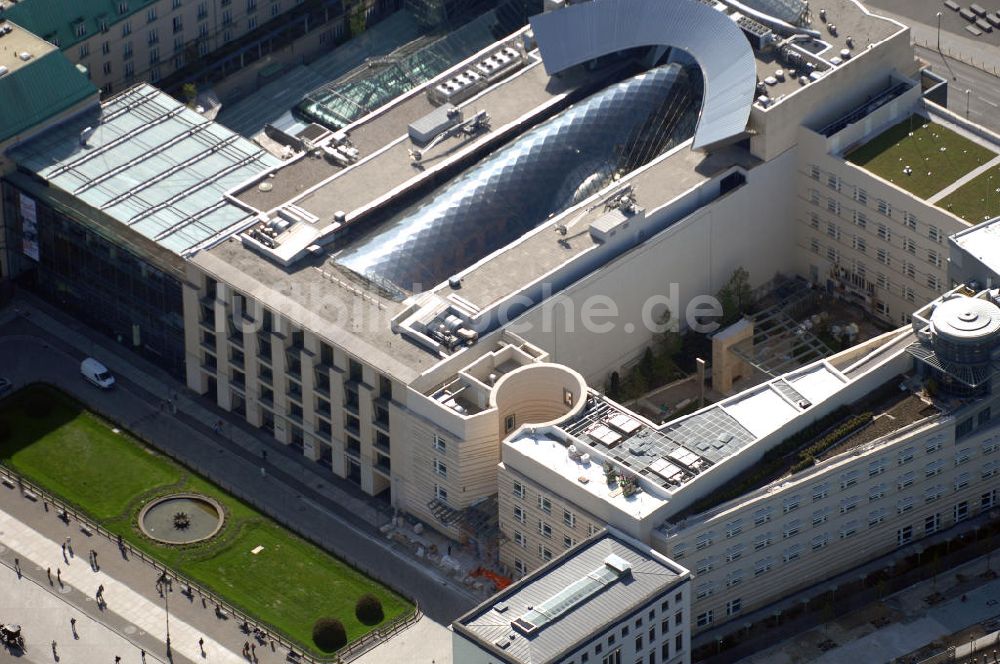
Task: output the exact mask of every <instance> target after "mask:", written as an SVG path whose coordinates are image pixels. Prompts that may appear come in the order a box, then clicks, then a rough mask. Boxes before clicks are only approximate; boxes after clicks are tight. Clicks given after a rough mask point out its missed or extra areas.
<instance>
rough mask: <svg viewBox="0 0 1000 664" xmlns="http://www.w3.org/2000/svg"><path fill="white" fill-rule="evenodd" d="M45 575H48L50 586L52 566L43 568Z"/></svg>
mask: <svg viewBox="0 0 1000 664" xmlns="http://www.w3.org/2000/svg"><path fill="white" fill-rule="evenodd" d="M45 576H47V577H49V585H50V586H51V585H52V568H51V567H47V568H46V569H45Z"/></svg>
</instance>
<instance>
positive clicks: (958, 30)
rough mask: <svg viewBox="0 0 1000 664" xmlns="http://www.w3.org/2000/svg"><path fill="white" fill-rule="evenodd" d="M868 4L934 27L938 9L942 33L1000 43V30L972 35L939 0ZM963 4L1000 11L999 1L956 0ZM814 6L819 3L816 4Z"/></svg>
mask: <svg viewBox="0 0 1000 664" xmlns="http://www.w3.org/2000/svg"><path fill="white" fill-rule="evenodd" d="M862 1H863V2H864V4H866V5H869V6H870V7H871V8H872V9H873V10H874V11H875V12H876V13H878V10H879V9H884V10H886V11H888V12H890V13H892V14H896V15H897V16H898V17H899V19H900V20H902V22H903V23H906V24H907V25H909V24H911V23H912V22H914V21H916V22H918V23H923V24H925V25H929V26H931V27H932V28H934V29H935V31H936V30H937V13H938V12H941V32H942V33H950V34H953V35H958V36H959V37H968V38H969V39H974V40H976V42H978V43H981V44H982V45H983V46H984V47H987V48H988V47H990V46H992V47H994V48H996V47H997V46H1000V30H994V31H993V32H990V33H984V34H983V35H982V36H980V37H973V36H972V35H971V34H969V33H968V32H967V31H966V30H965V26H967V25H969V22H968V21H966V20H965V19H964V18H962V17H961V16H959V15H958V12H953V11H951V10H950V9H947V8H946V7H945V6H944V3H943V2H942V1H941V0H862ZM956 2H958V4H959V5H961V6H962V7H968V6H969V5H971V4H973V3H978V4H979V5H981V6H982V7H983V8H984V9H986V11H990V12H993V11H997V10H1000V2H998V1H997V0H956ZM813 6H818V5H816V4H815V3H814V4H813Z"/></svg>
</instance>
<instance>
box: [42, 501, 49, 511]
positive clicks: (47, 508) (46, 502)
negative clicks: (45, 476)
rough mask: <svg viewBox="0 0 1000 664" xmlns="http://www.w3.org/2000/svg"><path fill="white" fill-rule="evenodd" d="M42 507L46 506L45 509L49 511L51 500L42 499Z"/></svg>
mask: <svg viewBox="0 0 1000 664" xmlns="http://www.w3.org/2000/svg"><path fill="white" fill-rule="evenodd" d="M42 507H44V508H45V511H46V512H48V511H49V501H47V500H43V501H42Z"/></svg>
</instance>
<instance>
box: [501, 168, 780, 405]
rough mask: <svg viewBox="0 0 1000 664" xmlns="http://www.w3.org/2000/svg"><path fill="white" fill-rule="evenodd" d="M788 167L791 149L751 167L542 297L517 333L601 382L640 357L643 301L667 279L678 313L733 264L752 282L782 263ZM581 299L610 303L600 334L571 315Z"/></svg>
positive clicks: (713, 288)
mask: <svg viewBox="0 0 1000 664" xmlns="http://www.w3.org/2000/svg"><path fill="white" fill-rule="evenodd" d="M794 169H795V155H794V153H788V154H786V155H782V156H780V157H778V158H777V159H775V160H773V161H771V162H770V163H767V164H760V165H758V166H756V167H754V168H753V169H751V170H750V171H749V172H748V173H747V183H746V185H745V186H742V187H740V188H738V189H736V190H734V191H732V192H730V193H729V194H727V195H725V196H723V197H722V198H719V199H717V200H716V201H715V202H713V203H711V204H709V205H708V206H706V207H703V208H701V209H699V210H697V211H696V212H694V213H693V214H691V215H689V216H688V217H686V218H685V219H683V220H682V221H680V222H677V223H675V224H673V225H672V226H670V227H669V228H667V229H666V230H664V231H662V232H661V233H659V234H657V235H656V236H654V237H652V238H650V239H649V240H647V241H646V242H645V243H644V244H642V245H640V246H638V247H636V248H635V249H633V250H631V251H629V252H627V253H625V254H623V255H622V256H620V257H619V258H617V259H615V260H613V261H611V262H610V263H608V264H607V265H605V266H603V267H601V268H599V269H597V270H595V271H594V272H592V273H591V274H589V275H587V276H586V277H584V278H583V279H581V280H580V281H578V282H577V283H575V284H573V285H572V286H570V287H568V288H567V289H566V290H565V291H563V293H562V294H561V295H564V296H565V297H562V296H560V297H556V298H553V299H551V300H549V301H547V302H543V303H542V304H540V305H539V306H537V307H535V308H533V309H532V310H531V311H529V312H527V313H526V314H525V315H524V316H522V317H521V318H519V319H517V321H515V324H516V325H517V328H516V329H517V330H518V333H519V334H520V335H521V336H523V337H524V338H525V339H526V340H528V341H530V342H531V343H533V344H535V345H537V346H540V347H542V348H545V349H546V350H547V351H548V352H549V353H550V356H551V359H552V361H553V362H559V363H563V364H567V365H569V366H571V367H573V368H574V369H576V370H577V371H579V372H580V373H582V374H583V375H584V377H585V378H586V379H587V382H588V383H589V384H591V385H594V386H598V387H600V386H602V385H603V384H604V382H605V380H606V378H607V376H608V374H610V372H612V371H615V370H618V369H619V368H620V367H621V366H622V364H624V363H626V362H628V361H629V360H630V359H631V358H634V357H635V356H637V355H639V354H641V353H642V351H643V349H644V348H645V346H646V345H647V344H648V343H649V342H650V340H651V338H652V336H653V335H652V332H651V331H650V330H649V329H648V328H647V326H646V325H644V324H643V318H642V314H643V307H644V305H646V304H647V302H650V298H653V297H654V296H668V295H669V293H670V290H669V289H670V287H671V284H677V288H678V293H679V302H680V306H679V308H680V309H682V310H683V309H685V308H686V307H687V305H688V303H689V302H690V301H691V299H692V298H694V297H696V296H699V295H714V294H715V293H717V292H718V290H719V289H720V288H721V287H722V286H723V285H725V283H726V282H727V281H728V280H729V278H730V276H731V275H732V273H733V271H734V270H736V268H739V267H743V268H745V269H747V270H748V271H749V272H750V278H751V281H752V282H753V284H754V285H759V284H761V283H763V282H765V281H767V280H769V279H771V278H772V277H774V275H775V273H776V272H780V271H785V272H787V271H789V270H791V269H792V265H793V263H792V260H791V257H792V247H793V243H792V238H791V237H790V235H789V233H788V232H787V229H788V228H790V227H791V220H792V216H791V208H792V201H793V198H794V195H795V187H794V180H793V179H790V178H789V174H790V173H791V172H793V171H794ZM656 214H657V211H648V212H647V216H653V215H656ZM762 238H767V241H766V242H762V241H761V239H762ZM587 302H594V303H596V304H598V305H599V306H600V307H601V309H602V310H604V307H605V306H606V305H605V304H602V303H603V302H610V303H612V305H613V306H614V307H615V308H616V309H617V312H618V315H617V316H616V317H608V318H600V319H597V318H595V319H594V320H597V321H598V322H601V323H604V322H605V321H609V322H611V323H613V326H612V328H611V329H610V331H608V332H600V331H593V330H587V329H584V326H583V325H582V323H581V312H582V311H583V310H584V306H585V303H587ZM653 310H654V311H660V310H662V306H659V307H654V309H653ZM567 312H569V314H567ZM675 314H676V312H675ZM550 321H551V323H550Z"/></svg>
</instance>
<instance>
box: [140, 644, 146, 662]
mask: <svg viewBox="0 0 1000 664" xmlns="http://www.w3.org/2000/svg"><path fill="white" fill-rule="evenodd" d="M139 657H140V658H142V664H146V651H145V650H143V649H142V648H140V649H139Z"/></svg>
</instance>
